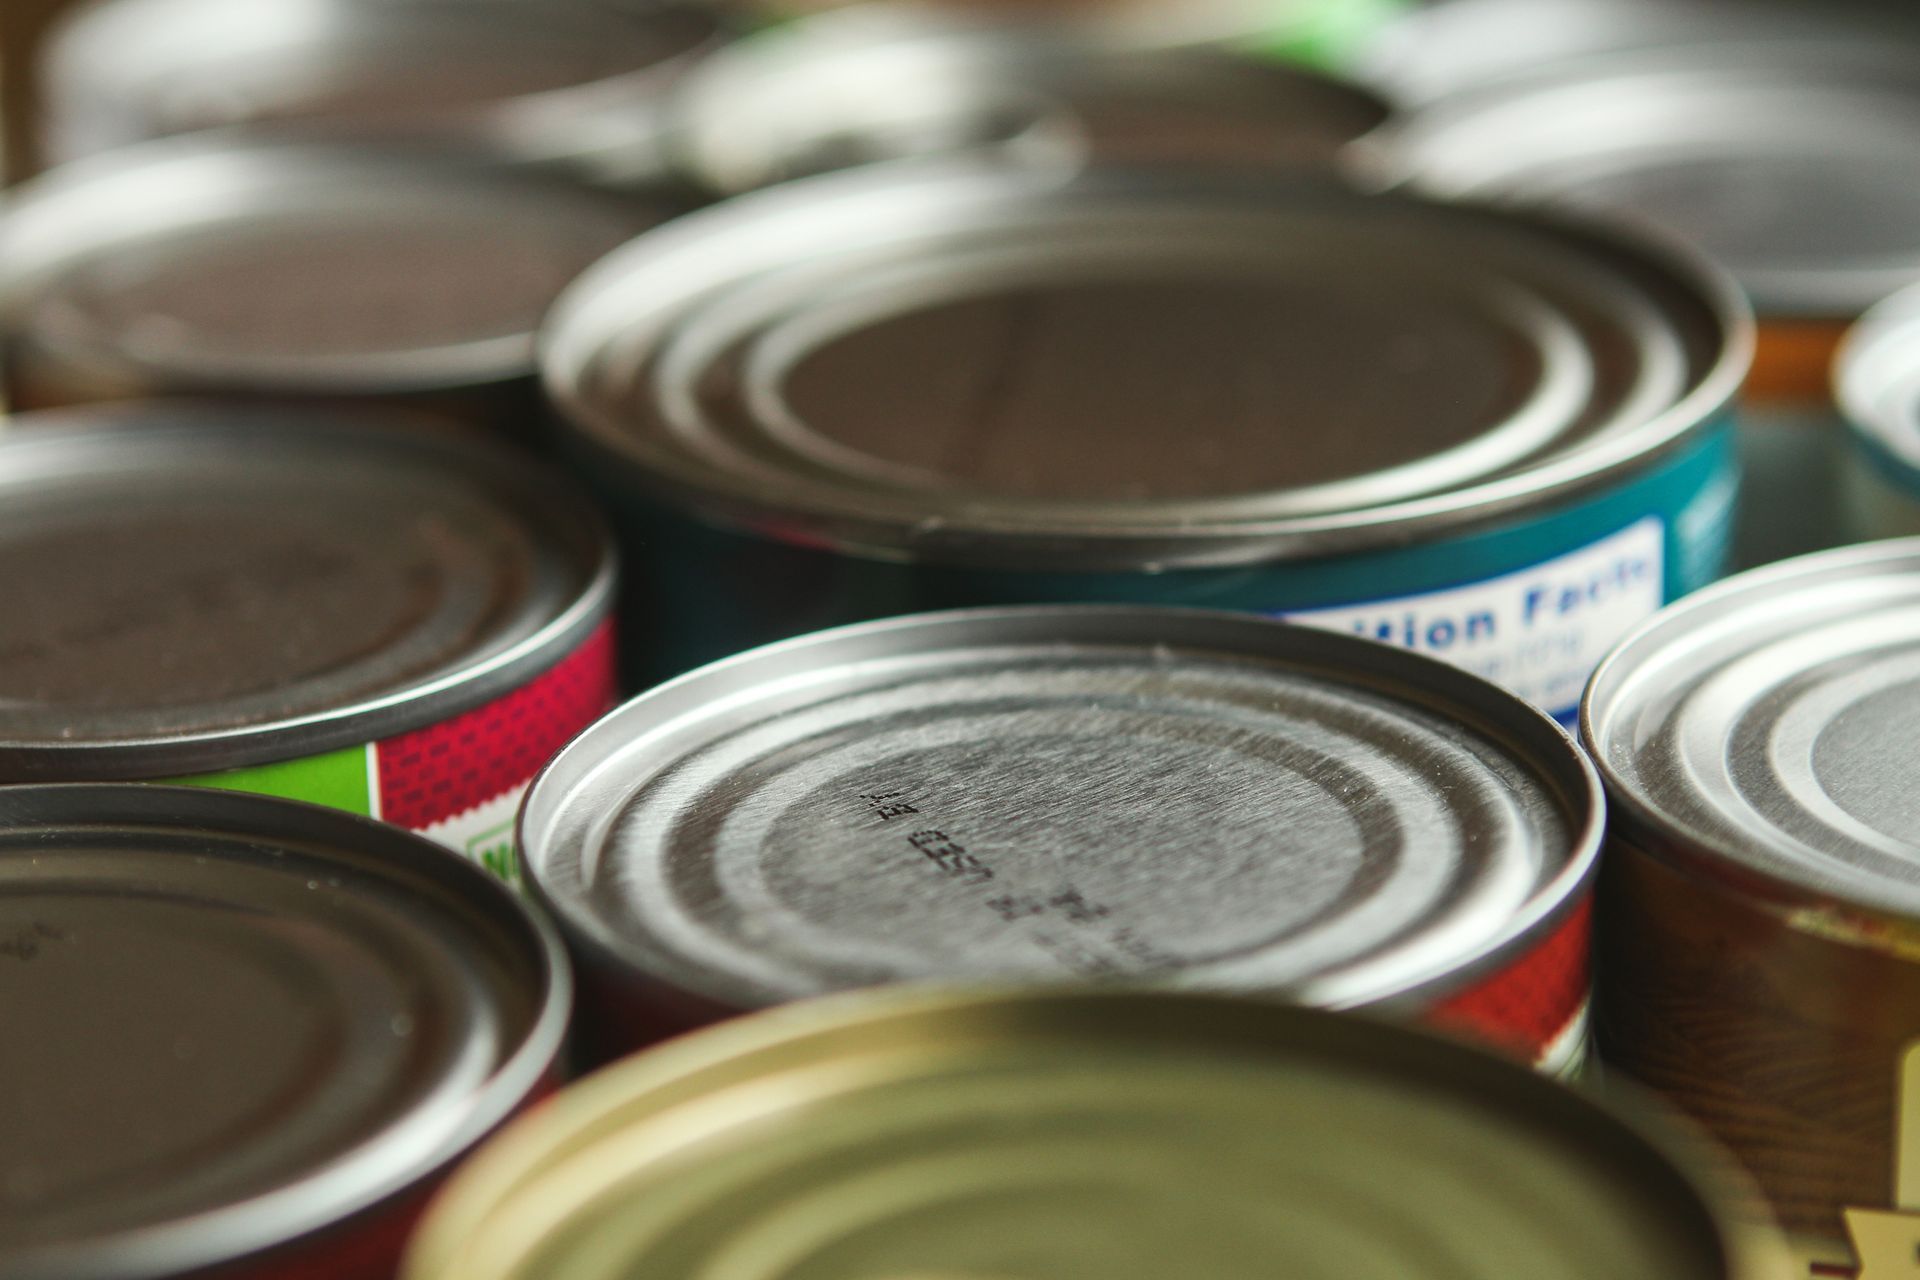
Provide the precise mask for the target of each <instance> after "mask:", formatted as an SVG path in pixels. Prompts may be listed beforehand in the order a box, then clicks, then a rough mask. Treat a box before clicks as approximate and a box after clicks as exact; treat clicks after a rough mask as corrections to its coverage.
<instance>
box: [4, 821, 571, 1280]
mask: <svg viewBox="0 0 1920 1280" xmlns="http://www.w3.org/2000/svg"><path fill="white" fill-rule="evenodd" d="M570 990H571V988H570V979H569V974H568V969H567V963H566V955H565V953H564V951H562V949H561V947H560V944H559V941H558V939H557V938H556V937H555V936H554V934H553V931H552V928H551V926H549V925H548V924H547V923H546V922H545V921H544V920H542V919H541V918H540V917H538V916H536V915H534V914H533V913H531V912H530V911H528V910H527V909H526V907H525V906H524V905H522V903H521V902H520V901H519V900H518V898H517V897H516V896H515V895H514V894H512V893H510V892H508V891H507V890H506V889H505V888H504V887H503V886H502V885H500V884H498V883H497V882H495V881H494V880H492V878H491V877H489V876H487V875H485V874H483V873H482V872H480V871H479V870H478V869H476V868H474V867H471V866H468V865H466V864H464V863H462V862H461V861H460V860H459V859H457V858H453V857H450V856H448V855H447V853H446V852H445V850H442V849H439V848H437V847H436V846H434V845H432V844H429V843H428V842H426V841H424V840H421V839H419V838H418V837H416V836H410V835H407V834H406V833H404V832H401V831H397V830H395V829H393V828H392V827H389V826H384V825H382V824H380V823H375V822H369V821H368V820H366V819H364V818H356V817H352V816H350V815H348V814H342V813H334V812H330V811H328V810H324V809H318V808H315V807H313V806H310V805H302V804H292V803H289V802H287V801H284V800H272V799H266V798H262V797H258V796H240V795H229V794H221V793H217V792H211V791H191V790H185V789H181V788H173V787H130V786H85V787H82V786H51V787H37V786H36V787H4V788H0V1001H3V1002H4V1008H5V1010H6V1020H7V1051H6V1053H5V1055H4V1056H0V1081H4V1082H5V1084H6V1088H5V1089H4V1090H0V1129H3V1130H4V1131H5V1133H6V1141H5V1142H0V1267H3V1268H4V1270H5V1272H6V1274H7V1276H8V1277H9V1280H54V1278H59V1280H67V1278H69V1277H74V1276H86V1277H88V1278H89V1280H174V1278H176V1277H181V1276H212V1275H218V1276H220V1277H222V1278H223V1280H269V1278H271V1280H308V1278H311V1280H339V1278H340V1277H348V1276H351V1277H369V1278H370V1277H379V1276H384V1275H390V1274H392V1269H393V1266H394V1264H395V1262H396V1261H397V1260H398V1257H399V1254H400V1250H401V1247H402V1245H403V1243H404V1241H405V1239H406V1237H407V1234H408V1231H409V1229H410V1227H411V1224H412V1222H413V1220H414V1219H415V1218H416V1217H417V1216H418V1215H419V1213H420V1211H421V1209H422V1207H423V1206H424V1204H425V1202H426V1198H427V1196H428V1194H429V1193H430V1192H431V1191H432V1189H433V1187H434V1186H435V1185H436V1184H437V1183H438V1182H439V1181H440V1180H441V1179H442V1178H444V1177H445V1175H446V1173H447V1171H448V1169H449V1168H450V1167H451V1166H452V1164H453V1163H454V1162H455V1161H456V1160H458V1159H459V1158H460V1157H461V1156H462V1155H463V1154H465V1153H466V1152H467V1151H468V1150H470V1149H471V1148H472V1147H473V1146H474V1145H475V1144H476V1143H478V1142H479V1141H480V1140H481V1139H482V1138H483V1137H485V1136H486V1135H487V1134H488V1133H489V1132H490V1131H491V1130H492V1129H494V1128H495V1127H496V1126H498V1125H499V1124H501V1123H502V1122H503V1121H505V1120H506V1119H507V1118H508V1117H510V1116H511V1115H513V1114H514V1113H515V1112H517V1111H519V1110H520V1109H521V1108H522V1107H524V1106H526V1105H527V1104H528V1103H529V1102H531V1101H532V1100H534V1099H536V1098H538V1097H540V1096H541V1095H542V1094H544V1093H545V1092H547V1091H548V1090H550V1089H551V1088H552V1087H553V1086H554V1085H555V1084H556V1083H557V1078H558V1066H559V1055H560V1050H561V1041H562V1037H563V1036H564V1034H565V1029H566V1024H567V1012H568V1003H569V995H570Z"/></svg>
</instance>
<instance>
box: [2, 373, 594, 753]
mask: <svg viewBox="0 0 1920 1280" xmlns="http://www.w3.org/2000/svg"><path fill="white" fill-rule="evenodd" d="M16 421H17V422H18V423H19V429H18V430H15V431H13V432H11V433H9V434H8V435H7V436H6V437H4V438H0V597H4V598H6V599H10V600H14V601H20V602H26V601H30V602H32V604H31V607H20V608H9V609H6V610H0V701H4V703H5V705H6V708H7V712H6V717H5V723H4V725H3V726H0V778H4V779H8V780H11V781H28V780H50V781H77V780H83V779H98V778H118V779H126V780H136V779H143V778H156V777H168V776H178V775H183V774H189V773H197V772H200V771H202V770H209V769H220V768H230V767H234V766H237V765H242V764H257V763H261V762H263V761H266V760H285V759H291V758H294V757H299V756H304V755H310V754H313V753H315V752H319V751H325V750H332V749H334V748H338V747H345V746H353V745H358V744H361V743H366V742H371V741H374V740H375V739H377V738H380V737H384V736H387V735H389V734H392V733H396V732H400V731H403V730H406V729H417V728H423V727H425V726H427V725H429V724H433V723H435V722H436V721H438V720H441V719H444V718H446V717H447V716H450V715H452V714H455V713H456V712H459V711H464V710H466V709H468V708H469V707H472V706H476V705H478V704H480V703H482V702H485V701H487V700H488V699H489V698H492V697H497V696H499V695H500V694H501V693H503V692H505V691H506V690H507V689H511V688H513V687H515V686H516V685H518V684H519V683H521V682H522V681H524V680H526V679H527V678H529V677H530V676H532V675H533V674H535V673H536V672H539V671H542V670H544V669H546V668H547V667H548V666H551V665H552V664H553V663H554V662H556V661H558V660H559V659H560V658H561V657H562V656H564V655H565V654H566V653H568V652H571V651H572V649H573V648H574V647H575V646H576V645H577V644H579V642H580V641H581V640H582V639H583V638H584V637H585V636H586V634H587V633H588V632H589V631H590V630H591V629H592V628H593V627H594V626H595V625H596V624H597V623H598V622H599V621H600V620H601V619H602V618H603V617H604V616H605V613H606V610H607V608H608V602H609V600H610V598H611V592H612V582H613V572H614V569H613V552H612V549H611V546H610V545H609V542H608V539H607V534H606V533H605V531H604V530H603V529H602V527H601V525H600V524H599V522H598V520H597V519H596V518H595V516H594V514H593V512H592V510H591V508H590V506H589V504H588V503H587V502H586V500H585V499H584V498H583V497H581V496H580V495H577V494H575V493H574V491H573V490H572V489H571V488H570V487H569V486H566V485H564V484H562V483H561V482H560V481H558V480H557V479H553V478H549V477H547V476H546V475H544V474H543V473H542V472H541V471H540V470H539V469H538V468H536V467H532V466H530V465H529V464H528V463H527V462H526V461H525V460H524V459H523V458H521V457H519V456H518V455H515V454H512V453H509V452H507V451H506V450H504V449H496V448H488V447H481V446H479V445H477V444H469V443H463V442H460V441H456V440H452V439H440V438H432V437H428V436H427V435H425V434H424V433H421V432H418V431H408V430H404V429H395V430H379V429H377V424H378V422H379V420H378V419H366V423H367V425H364V426H363V425H361V416H359V415H357V416H356V418H355V419H354V421H352V422H350V423H343V422H341V421H339V420H338V419H336V418H333V417H329V416H325V415H320V414H303V413H300V412H297V411H290V410H281V409H272V408H253V409H245V408H234V407H213V406H196V405H187V404H173V405H151V404H149V405H141V406H129V407H124V408H105V409H98V410H77V411H70V412H51V413H43V414H31V415H23V416H22V417H21V418H19V419H17V420H16ZM29 428H31V429H29Z"/></svg>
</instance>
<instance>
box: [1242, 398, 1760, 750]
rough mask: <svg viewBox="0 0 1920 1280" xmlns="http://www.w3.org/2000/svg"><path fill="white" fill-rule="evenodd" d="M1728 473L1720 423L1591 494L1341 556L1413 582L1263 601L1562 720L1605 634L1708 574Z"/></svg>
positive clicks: (1360, 572) (1733, 478) (1365, 572)
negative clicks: (1321, 601)
mask: <svg viewBox="0 0 1920 1280" xmlns="http://www.w3.org/2000/svg"><path fill="white" fill-rule="evenodd" d="M1738 485H1739V469H1738V464H1737V461H1736V459H1735V456H1734V452H1733V447H1732V431H1731V428H1730V427H1729V426H1726V425H1722V426H1721V427H1719V428H1716V429H1715V430H1713V431H1712V432H1710V433H1709V434H1708V435H1707V436H1706V437H1705V439H1704V440H1703V441H1702V442H1701V443H1700V444H1698V445H1696V446H1695V447H1693V448H1692V449H1689V450H1686V451H1684V452H1683V453H1682V454H1681V455H1680V456H1679V457H1678V458H1676V459H1675V460H1674V461H1672V462H1669V463H1668V464H1666V465H1665V466H1663V467H1661V468H1658V469H1656V470H1655V471H1653V472H1652V473H1650V474H1648V475H1646V476H1643V477H1641V478H1639V479H1637V480H1635V481H1634V482H1632V483H1630V484H1628V485H1626V486H1624V487H1622V488H1621V489H1619V490H1616V491H1614V492H1611V493H1608V494H1606V495H1604V496H1602V497H1600V498H1597V499H1590V500H1588V501H1587V502H1584V503H1579V504H1575V505H1573V506H1570V507H1566V508H1562V509H1559V510H1557V511H1554V512H1551V513H1549V514H1547V515H1544V516H1542V517H1540V518H1538V519H1536V520H1533V521H1527V522H1523V523H1520V524H1516V525H1512V526H1508V527H1506V528H1504V529H1501V530H1499V531H1497V532H1494V533H1491V534H1481V535H1475V536H1471V537H1467V538H1461V539H1453V540H1449V541H1445V542H1440V543H1433V544H1427V545H1424V546H1416V547H1412V548H1408V549H1406V550H1404V551H1401V552H1398V553H1388V554H1387V555H1386V556H1376V557H1354V558H1352V560H1351V561H1350V562H1349V563H1347V564H1346V565H1345V566H1344V567H1345V568H1346V570H1347V574H1346V576H1347V578H1348V580H1349V581H1350V582H1351V581H1354V580H1358V581H1360V582H1367V581H1369V580H1373V581H1376V582H1377V583H1378V584H1379V585H1380V586H1381V587H1388V586H1389V585H1391V586H1401V585H1403V584H1404V585H1405V586H1409V587H1415V588H1416V589H1412V590H1382V591H1381V592H1380V593H1379V594H1377V595H1376V594H1373V593H1368V594H1366V595H1358V594H1355V595H1350V596H1349V597H1348V599H1346V600H1336V601H1329V602H1328V603H1327V604H1326V605H1318V604H1315V605H1311V606H1310V607H1307V608H1282V609H1272V608H1269V609H1264V610H1262V612H1265V613H1267V614H1269V615H1270V616H1273V617H1280V618H1285V619H1287V620H1289V621H1292V622H1299V623H1304V624H1306V625H1308V626H1318V627H1325V628H1328V629H1331V630H1337V631H1348V632H1353V633H1355V634H1358V635H1361V636H1365V637H1367V638H1368V639H1372V640H1382V641H1386V642H1387V643H1389V644H1395V645H1399V646H1401V647H1403V648H1408V649H1414V650H1417V651H1418V652H1421V653H1425V654H1428V655H1430V656H1432V657H1435V658H1441V659H1444V660H1446V661H1448V662H1452V663H1454V664H1455V665H1456V666H1460V667H1463V668H1465V669H1467V670H1469V671H1472V672H1474V673H1475V674H1477V675H1480V676H1484V677H1485V678H1487V679H1489V680H1492V681H1493V682H1495V683H1496V684H1499V685H1502V686H1504V687H1505V688H1507V689H1509V690H1511V691H1512V692H1513V693H1515V694H1518V695H1519V696H1520V697H1522V698H1525V699H1526V700H1527V701H1529V702H1531V703H1533V704H1534V705H1535V706H1537V707H1540V708H1541V709H1542V710H1544V711H1546V712H1547V713H1548V714H1550V715H1552V716H1553V717H1554V718H1556V719H1558V720H1560V721H1561V722H1562V723H1565V724H1571V723H1572V722H1573V720H1574V719H1575V717H1576V716H1577V715H1578V713H1579V702H1580V695H1581V693H1582V691H1583V690H1584V689H1585V687H1586V683H1587V678H1588V677H1589V676H1590V675H1591V674H1592V673H1593V669H1594V667H1595V666H1597V665H1598V664H1599V662H1600V659H1601V658H1602V657H1603V656H1604V655H1605V654H1606V652H1607V651H1608V650H1609V649H1610V648H1612V646H1613V644H1614V643H1615V642H1616V641H1618V640H1619V639H1621V638H1622V637H1624V636H1625V635H1626V634H1627V633H1628V632H1629V631H1631V630H1632V629H1633V628H1634V627H1636V626H1638V625H1639V624H1640V623H1641V622H1643V621H1645V620H1646V619H1647V618H1649V617H1651V616H1652V615H1653V614H1654V613H1656V612H1658V611H1659V609H1660V608H1661V607H1662V606H1663V605H1666V604H1668V603H1670V602H1672V601H1673V600H1675V599H1678V598H1679V597H1680V596H1682V595H1685V594H1686V593H1687V592H1689V591H1694V590H1697V589H1698V588H1700V587H1703V586H1705V585H1707V583H1709V582H1711V581H1712V580H1713V579H1714V578H1716V577H1718V576H1719V574H1720V571H1721V569H1722V568H1723V567H1724V563H1725V560H1726V555H1727V550H1728V546H1729V542H1730V539H1731V531H1732V525H1731V522H1732V515H1733V507H1734V498H1735V495H1736V492H1737V490H1738ZM1423 578H1424V579H1425V581H1422V579H1423ZM1436 579H1437V583H1436V585H1435V586H1432V587H1429V586H1428V583H1431V582H1435V580H1436ZM1438 584H1445V585H1438ZM1349 590H1351V588H1349Z"/></svg>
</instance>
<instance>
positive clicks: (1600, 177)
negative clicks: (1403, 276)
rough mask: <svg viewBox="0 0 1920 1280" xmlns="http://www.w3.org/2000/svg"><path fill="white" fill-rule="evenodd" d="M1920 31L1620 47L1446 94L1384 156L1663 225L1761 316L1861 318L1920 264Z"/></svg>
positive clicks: (1392, 169)
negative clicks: (1724, 272) (1865, 38)
mask: <svg viewBox="0 0 1920 1280" xmlns="http://www.w3.org/2000/svg"><path fill="white" fill-rule="evenodd" d="M1914 49H1920V42H1916V41H1912V40H1907V41H1891V40H1890V41H1883V42H1881V43H1878V44H1870V43H1867V42H1862V41H1857V40H1856V41H1854V42H1852V43H1851V44H1846V43H1842V44H1832V43H1827V42H1819V41H1815V42H1811V43H1809V44H1807V45H1805V46H1802V45H1800V44H1797V43H1794V42H1791V41H1775V42H1743V41H1737V40H1734V41H1725V42H1707V41H1699V42H1695V43H1693V44H1690V45H1687V46H1684V47H1681V48H1673V49H1649V50H1636V51H1625V52H1614V53H1610V54H1604V55H1596V56H1594V57H1591V58H1587V59H1571V60H1567V61H1564V62H1558V63H1554V64H1552V66H1551V68H1550V69H1548V70H1546V71H1542V72H1541V73H1540V74H1538V75H1535V76H1530V77H1525V78H1521V79H1518V80H1513V81H1509V82H1506V83H1503V84H1497V85H1495V86H1492V87H1489V88H1487V89H1485V90H1483V91H1480V92H1467V93H1461V94H1457V95H1453V96H1451V97H1448V98H1445V99H1442V100H1441V101H1439V102H1436V103H1434V104H1432V105H1430V106H1428V107H1427V108H1425V109H1423V110H1421V111H1418V112H1415V113H1413V114H1412V115H1410V116H1408V117H1406V118H1405V119H1404V120H1403V121H1402V122H1401V123H1399V124H1396V125H1390V126H1388V128H1387V130H1386V131H1385V132H1384V133H1383V134H1382V135H1380V136H1379V137H1378V138H1376V140H1375V147H1376V155H1377V156H1379V157H1381V158H1382V161H1381V162H1382V163H1383V164H1384V168H1385V170H1386V172H1387V173H1388V174H1389V175H1391V176H1393V177H1396V178H1405V179H1407V180H1409V181H1411V182H1413V183H1414V184H1416V185H1418V186H1421V187H1423V188H1426V189H1429V190H1435V191H1440V192H1444V193H1448V194H1453V195H1488V194H1496V193H1498V194H1504V195H1524V196H1527V197H1533V198H1544V199H1550V200H1553V201H1558V202H1562V203H1565V204H1567V205H1571V206H1577V207H1580V208H1583V209H1589V210H1594V211H1599V212H1605V213H1608V214H1612V215H1617V216H1620V217H1622V218H1624V219H1627V220H1631V221H1634V222H1638V223H1640V224H1643V225H1647V226H1652V227H1657V228H1660V229H1663V230H1665V231H1667V232H1668V233H1669V234H1673V235H1675V236H1678V237H1680V238H1682V239H1685V240H1687V241H1689V242H1690V243H1693V244H1695V245H1697V246H1699V247H1700V248H1701V249H1703V250H1704V251H1706V252H1707V253H1709V254H1710V255H1712V256H1713V257H1714V258H1715V259H1716V260H1718V261H1720V262H1722V263H1723V264H1725V265H1726V266H1727V267H1728V268H1729V269H1731V270H1732V272H1733V274H1734V275H1735V276H1736V277H1737V278H1738V279H1739V280H1740V282H1741V284H1742V285H1744V286H1745V288H1746V290H1747V292H1748V294H1749V295H1750V296H1751V297H1752V299H1753V302H1754V305H1755V307H1756V308H1757V309H1758V310H1759V312H1760V314H1761V315H1762V316H1763V317H1764V316H1783V317H1785V316H1819V317H1835V316H1838V317H1851V316H1855V315H1858V314H1859V313H1860V312H1861V311H1863V310H1865V309H1866V308H1867V307H1868V306H1870V305H1872V303H1874V302H1876V301H1878V300H1879V299H1880V298H1882V297H1884V296H1886V295H1887V294H1888V293H1891V292H1893V291H1894V290H1895V289H1897V288H1899V287H1901V286H1902V285H1905V284H1908V283H1912V282H1914V281H1915V280H1916V279H1920V230H1917V229H1916V228H1920V177H1916V175H1917V174H1920V73H1917V72H1916V70H1915V62H1914V58H1913V56H1912V52H1911V51H1912V50H1914Z"/></svg>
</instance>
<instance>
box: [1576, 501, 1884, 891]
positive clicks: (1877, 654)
mask: <svg viewBox="0 0 1920 1280" xmlns="http://www.w3.org/2000/svg"><path fill="white" fill-rule="evenodd" d="M1917 714H1920V540H1913V539H1902V540H1895V541H1890V542H1879V543H1867V544H1864V545H1861V546H1856V547H1845V548H1841V549H1839V550H1836V551H1826V552H1821V553H1818V554H1815V555H1810V556H1802V557H1800V558H1798V559H1795V560H1788V561H1783V562H1781V563H1779V564H1777V565H1772V566H1769V567H1767V568H1764V569H1757V570H1754V571H1752V572H1749V573H1743V574H1741V575H1739V576H1738V577H1735V578H1731V579H1729V580H1727V581H1726V582H1723V583H1720V584H1719V585H1717V586H1714V587H1710V588H1708V589H1707V590H1705V591H1701V592H1698V593H1696V594H1694V595H1692V596H1689V597H1688V598H1687V599H1685V600H1683V601H1681V602H1680V603H1679V604H1676V605H1673V606H1670V607H1669V608H1667V609H1666V610H1664V611H1663V612H1661V613H1660V614H1658V615H1656V616H1655V617H1654V618H1653V619H1652V620H1651V621H1649V622H1648V623H1647V624H1646V625H1645V626H1643V627H1642V628H1641V629H1640V630H1638V631H1637V632H1635V633H1634V634H1633V635H1631V636H1629V637H1628V638H1627V639H1626V640H1625V641H1624V642H1623V643H1622V644H1621V645H1620V647H1619V648H1617V649H1616V650H1614V652H1613V654H1612V655H1611V656H1610V657H1609V658H1608V659H1607V660H1606V661H1605V662H1604V663H1602V664H1601V666H1600V669H1599V670H1598V671H1597V672H1595V674H1594V678H1593V683H1592V684H1591V685H1590V686H1589V687H1588V690H1587V697H1586V701H1585V703H1584V704H1583V706H1582V709H1581V731H1582V734H1583V735H1584V738H1585V741H1586V743H1587V746H1588V749H1589V750H1590V751H1591V752H1592V754H1593V757H1594V759H1595V761H1596V762H1597V763H1598V764H1599V766H1600V770H1601V772H1602V774H1603V776H1604V777H1605V778H1606V781H1607V786H1608V790H1609V793H1610V794H1611V795H1612V797H1613V799H1614V800H1615V801H1616V802H1618V804H1619V805H1620V806H1621V807H1623V808H1624V810H1625V811H1626V813H1628V814H1629V815H1632V817H1633V819H1634V821H1635V822H1636V824H1637V825H1638V826H1639V827H1641V828H1644V829H1647V830H1649V831H1650V832H1651V833H1652V834H1654V835H1655V836H1659V837H1664V838H1663V839H1660V841H1659V847H1660V849H1661V851H1662V852H1663V853H1664V854H1666V855H1668V856H1671V857H1674V858H1678V859H1682V860H1684V861H1685V862H1686V863H1687V864H1688V865H1698V866H1700V867H1702V868H1705V869H1707V870H1708V871H1709V872H1711V873H1714V874H1715V875H1716V879H1718V880H1719V881H1721V882H1729V881H1730V882H1732V883H1734V884H1736V885H1738V886H1743V887H1745V888H1746V889H1748V890H1751V891H1755V892H1765V893H1768V894H1770V895H1771V896H1774V897H1786V898H1791V899H1794V900H1796V901H1813V902H1816V903H1825V902H1830V901H1832V900H1835V899H1838V900H1840V901H1842V902H1844V903H1848V904H1852V905H1857V906H1860V907H1863V908H1865V909H1867V910H1870V911H1882V912H1884V911H1896V912H1899V913H1901V914H1903V915H1906V916H1909V917H1911V916H1914V915H1916V914H1920V843H1917V842H1916V839H1915V834H1914V833H1915V831H1916V830H1920V809H1917V808H1916V793H1915V790H1914V788H1913V787H1912V785H1911V777H1912V770H1913V724H1914V717H1915V716H1916V715H1917Z"/></svg>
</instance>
